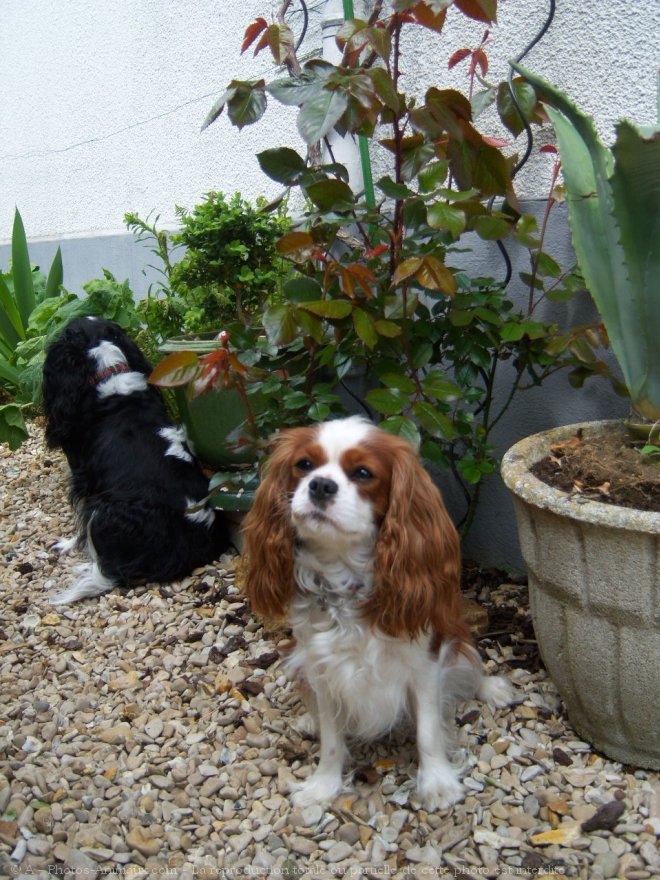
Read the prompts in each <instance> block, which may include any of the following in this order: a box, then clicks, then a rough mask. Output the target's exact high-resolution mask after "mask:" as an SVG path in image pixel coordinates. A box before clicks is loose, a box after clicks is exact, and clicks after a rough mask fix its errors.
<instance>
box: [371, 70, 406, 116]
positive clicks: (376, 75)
mask: <svg viewBox="0 0 660 880" xmlns="http://www.w3.org/2000/svg"><path fill="white" fill-rule="evenodd" d="M367 73H368V75H369V76H370V77H371V80H372V82H373V84H374V88H375V89H376V94H377V95H378V97H379V98H380V100H381V101H382V102H383V104H385V106H386V107H387V108H388V109H390V110H392V111H393V112H394V113H397V112H398V110H399V96H398V94H397V91H396V88H395V86H394V83H393V82H392V77H391V76H390V75H389V73H388V72H387V71H386V70H385V69H384V68H382V67H372V68H371V69H370V70H368V71H367Z"/></svg>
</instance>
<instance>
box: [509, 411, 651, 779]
mask: <svg viewBox="0 0 660 880" xmlns="http://www.w3.org/2000/svg"><path fill="white" fill-rule="evenodd" d="M617 424H618V423H617V422H591V423H586V424H583V425H569V426H566V427H563V428H556V429H554V430H551V431H545V432H543V433H540V434H536V435H534V436H532V437H528V438H526V439H525V440H521V441H520V442H519V443H516V445H515V446H513V447H512V448H511V449H510V450H509V451H508V452H507V453H506V455H505V456H504V459H503V461H502V476H503V479H504V482H505V483H506V485H507V487H508V488H509V489H510V490H511V492H512V493H513V499H514V507H515V511H516V517H517V520H518V530H519V536H520V545H521V550H522V554H523V558H524V559H525V562H526V564H527V568H528V573H529V594H530V607H531V611H532V617H533V622H534V629H535V631H536V637H537V639H538V643H539V649H540V652H541V656H542V658H543V662H544V664H545V666H546V668H547V670H548V672H549V674H550V676H551V678H552V680H553V681H554V683H555V685H556V687H557V689H558V691H559V693H560V694H561V697H562V699H563V700H564V703H565V705H566V709H567V711H568V717H569V719H570V721H571V724H572V725H573V727H574V728H575V729H576V731H577V732H578V733H579V734H580V736H581V737H583V738H584V739H586V740H588V741H589V742H591V743H593V745H594V746H595V747H596V748H597V749H599V750H600V751H602V752H604V753H605V754H606V755H608V756H609V757H611V758H615V759H616V760H618V761H622V762H623V763H626V764H632V765H635V766H640V767H647V768H652V769H659V768H660V630H659V629H658V624H659V623H660V619H659V618H660V514H659V513H647V512H642V511H636V510H631V509H627V508H624V507H616V506H614V505H609V504H602V503H599V502H595V501H585V500H584V499H581V498H580V497H579V496H569V495H568V494H567V493H566V492H562V491H560V490H557V489H553V488H552V487H551V486H548V485H546V484H545V483H542V482H541V481H540V480H538V479H536V477H534V476H533V475H532V474H531V473H530V472H529V467H530V466H531V465H533V464H534V463H535V462H537V461H539V460H541V459H543V458H545V457H546V456H547V455H548V452H549V447H550V444H552V443H561V442H562V441H565V440H568V439H570V437H572V436H574V434H575V432H576V431H577V429H578V428H582V429H583V432H584V436H585V437H586V438H588V437H590V436H594V435H596V434H598V433H602V432H604V431H607V430H608V429H610V427H611V426H615V425H617Z"/></svg>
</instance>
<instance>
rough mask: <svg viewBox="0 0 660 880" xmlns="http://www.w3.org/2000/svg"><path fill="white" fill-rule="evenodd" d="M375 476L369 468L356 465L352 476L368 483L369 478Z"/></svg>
mask: <svg viewBox="0 0 660 880" xmlns="http://www.w3.org/2000/svg"><path fill="white" fill-rule="evenodd" d="M373 476H374V475H373V474H372V473H371V471H370V470H369V468H366V467H364V466H360V467H356V468H355V470H354V471H353V473H352V474H351V477H352V478H353V479H354V480H357V481H358V482H360V483H366V482H367V480H372V479H373Z"/></svg>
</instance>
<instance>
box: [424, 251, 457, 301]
mask: <svg viewBox="0 0 660 880" xmlns="http://www.w3.org/2000/svg"><path fill="white" fill-rule="evenodd" d="M415 278H417V280H418V281H419V283H420V284H421V285H422V287H427V288H428V289H429V290H437V291H439V292H440V293H445V294H447V296H454V294H455V293H456V279H455V278H454V276H453V275H452V273H451V272H450V271H449V269H448V268H447V267H446V266H445V264H444V263H442V262H441V261H440V260H439V259H438V258H437V257H434V256H433V255H432V254H427V255H426V256H425V257H424V259H423V263H422V265H421V266H420V268H419V270H418V271H417V273H416V274H415Z"/></svg>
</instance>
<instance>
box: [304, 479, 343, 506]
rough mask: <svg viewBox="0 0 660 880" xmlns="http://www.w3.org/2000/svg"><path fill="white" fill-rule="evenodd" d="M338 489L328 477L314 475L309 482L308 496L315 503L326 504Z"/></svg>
mask: <svg viewBox="0 0 660 880" xmlns="http://www.w3.org/2000/svg"><path fill="white" fill-rule="evenodd" d="M338 491H339V486H338V485H337V483H335V481H334V480H330V479H329V478H328V477H314V479H313V480H310V482H309V497H310V498H311V499H312V501H313V502H314V503H315V504H327V503H328V501H331V500H332V498H333V497H334V496H335V495H336V494H337V492H338Z"/></svg>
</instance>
